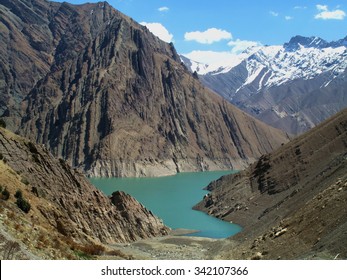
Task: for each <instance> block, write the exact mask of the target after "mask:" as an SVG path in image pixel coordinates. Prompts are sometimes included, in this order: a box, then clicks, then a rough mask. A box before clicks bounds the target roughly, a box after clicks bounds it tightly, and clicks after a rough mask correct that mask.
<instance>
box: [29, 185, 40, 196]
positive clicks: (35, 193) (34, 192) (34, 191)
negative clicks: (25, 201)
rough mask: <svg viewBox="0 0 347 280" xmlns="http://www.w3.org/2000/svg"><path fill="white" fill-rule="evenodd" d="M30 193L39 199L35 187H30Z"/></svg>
mask: <svg viewBox="0 0 347 280" xmlns="http://www.w3.org/2000/svg"><path fill="white" fill-rule="evenodd" d="M31 192H32V193H33V194H34V195H36V196H37V197H40V196H39V191H38V189H37V188H36V187H32V188H31Z"/></svg>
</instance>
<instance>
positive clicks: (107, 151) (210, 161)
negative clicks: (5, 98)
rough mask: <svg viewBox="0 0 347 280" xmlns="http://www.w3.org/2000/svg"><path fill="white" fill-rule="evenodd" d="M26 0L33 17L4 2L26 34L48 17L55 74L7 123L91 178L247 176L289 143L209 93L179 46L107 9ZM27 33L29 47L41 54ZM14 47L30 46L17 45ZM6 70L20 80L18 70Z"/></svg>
mask: <svg viewBox="0 0 347 280" xmlns="http://www.w3.org/2000/svg"><path fill="white" fill-rule="evenodd" d="M16 1H19V2H20V3H21V4H23V5H25V7H26V9H25V11H26V13H25V17H23V13H17V9H16V8H14V7H13V5H10V4H9V3H8V2H5V3H3V5H4V6H2V7H1V8H2V9H3V10H5V11H6V15H5V17H4V20H3V21H6V22H9V23H7V24H6V28H7V29H9V27H8V26H10V27H11V28H12V29H16V28H17V27H16V25H15V24H14V23H13V22H16V24H17V23H18V24H17V25H19V24H20V25H21V26H24V27H25V26H26V25H27V19H26V18H27V17H28V18H30V19H31V20H32V18H36V17H37V15H41V20H40V21H39V22H37V24H38V25H39V26H40V28H39V30H44V31H43V33H44V34H46V35H47V34H48V35H49V38H51V39H50V40H48V39H47V41H48V42H51V43H50V44H49V46H47V53H49V56H50V57H51V59H50V60H49V59H46V60H44V61H45V63H46V64H47V65H48V67H45V68H44V70H42V71H41V72H40V74H37V75H36V76H37V78H35V81H32V82H30V85H31V87H32V88H30V86H28V90H26V91H21V94H22V95H21V98H19V99H18V100H20V102H21V104H20V106H19V107H20V108H19V109H18V106H17V108H13V107H11V106H8V107H7V108H6V110H5V111H4V114H3V116H5V117H6V118H7V120H13V119H14V121H13V123H14V129H15V130H16V131H18V132H19V133H20V134H21V135H24V136H25V137H28V138H30V139H31V140H32V141H33V142H37V143H42V144H45V145H46V147H47V148H48V149H49V150H50V151H51V152H52V153H53V154H54V155H55V156H57V157H62V158H63V159H65V160H67V161H68V162H69V164H71V165H72V166H74V167H79V168H81V169H82V170H83V171H84V172H85V173H86V174H88V175H89V176H117V177H121V176H159V175H161V176H162V175H170V174H175V173H176V172H181V171H200V170H216V169H226V168H229V169H230V168H233V169H241V168H244V167H245V166H246V165H247V164H249V163H250V162H253V161H254V160H255V159H257V158H259V157H260V156H261V155H262V154H264V153H267V152H269V151H271V150H273V149H274V148H276V147H278V146H279V145H280V144H281V143H284V142H286V141H288V137H287V135H286V134H284V133H282V132H281V131H278V130H276V129H273V128H270V127H268V126H267V125H265V124H263V123H261V122H259V121H257V120H255V119H253V118H252V117H250V116H249V115H247V114H245V113H243V112H241V111H240V110H238V109H236V108H235V107H234V106H232V105H230V104H229V103H227V102H225V101H224V100H223V99H222V98H220V97H218V96H216V95H215V94H214V93H212V92H211V91H209V90H208V89H206V88H205V87H204V86H203V85H201V83H200V82H199V81H198V80H197V79H196V78H194V77H193V76H192V75H191V73H190V72H189V71H188V70H187V69H186V67H185V66H184V65H182V63H181V61H180V59H179V56H178V55H177V53H176V51H175V49H174V46H173V45H172V44H167V43H164V42H163V41H161V40H159V39H158V38H157V37H155V36H154V35H153V34H152V33H150V32H149V31H148V30H147V29H146V28H145V27H144V26H141V25H139V24H137V23H136V22H134V21H133V20H132V19H130V18H128V17H126V16H125V15H123V14H121V13H119V12H118V11H116V10H115V9H113V8H112V7H111V6H109V5H108V4H107V3H97V4H85V5H78V6H75V5H70V4H67V3H62V4H60V3H53V2H47V1H44V0H40V1H36V2H37V3H40V5H39V4H37V3H36V4H35V5H34V4H32V3H31V1H29V0H28V1H25V0H16ZM28 3H29V4H28ZM30 3H31V4H30ZM18 7H21V5H19V4H18ZM10 23H11V24H10ZM35 28H36V29H37V28H38V27H37V26H36V27H35ZM5 30H6V29H5ZM20 30H22V29H20ZM20 30H17V32H18V33H19V34H18V36H19V37H20V38H22V39H23V41H25V42H26V45H25V47H28V48H29V49H33V51H37V52H38V53H41V49H40V47H39V48H38V49H37V44H34V47H33V46H30V44H29V43H27V42H28V41H29V42H30V36H28V35H26V34H25V33H23V32H21V31H20ZM5 34H7V33H6V32H5ZM8 34H9V33H8ZM48 35H47V36H48ZM40 36H41V35H40ZM81 38H83V40H81ZM35 40H36V41H37V40H38V38H36V37H35ZM28 44H29V45H28ZM8 45H9V46H10V47H9V48H7V49H10V50H11V49H19V50H21V49H22V45H21V44H19V43H18V42H16V41H10V42H9V43H8ZM7 49H6V51H4V53H5V54H6V53H8V50H7ZM10 54H12V57H15V58H16V59H18V60H19V61H20V60H21V56H16V54H15V52H11V53H9V55H8V57H10ZM31 57H34V56H31ZM40 61H41V60H39V59H38V60H37V61H35V63H38V64H40ZM6 63H8V65H12V63H11V61H6ZM21 65H22V67H24V68H25V65H26V63H23V64H21ZM11 67H12V66H11ZM23 71H28V69H26V68H25V69H23ZM6 73H7V76H9V77H11V76H13V73H16V70H15V69H14V70H13V71H12V72H11V71H8V72H6ZM34 76H35V75H33V77H34ZM23 79H25V80H26V81H27V79H26V78H25V77H23ZM10 81H12V80H11V79H8V80H6V79H4V80H3V84H4V85H5V86H6V88H7V91H8V95H9V96H12V97H13V96H15V95H16V91H15V90H14V89H15V88H16V86H15V85H16V83H14V84H13V83H12V82H10ZM16 81H17V80H16ZM28 84H29V82H28ZM12 97H11V98H12ZM23 99H24V100H23ZM22 101H23V102H22ZM16 110H17V111H19V112H21V116H22V117H21V118H20V122H21V124H20V125H16V124H17V123H18V120H19V118H17V117H16V114H15V113H14V112H16Z"/></svg>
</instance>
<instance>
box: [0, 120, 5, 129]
mask: <svg viewBox="0 0 347 280" xmlns="http://www.w3.org/2000/svg"><path fill="white" fill-rule="evenodd" d="M0 127H3V128H6V123H5V121H4V120H3V119H0Z"/></svg>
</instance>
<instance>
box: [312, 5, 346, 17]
mask: <svg viewBox="0 0 347 280" xmlns="http://www.w3.org/2000/svg"><path fill="white" fill-rule="evenodd" d="M316 8H317V10H318V11H319V12H320V13H318V14H317V15H315V17H314V18H315V19H323V20H327V19H336V20H343V19H344V18H345V17H346V13H345V12H344V11H343V10H339V9H336V10H333V11H329V8H328V6H327V5H316Z"/></svg>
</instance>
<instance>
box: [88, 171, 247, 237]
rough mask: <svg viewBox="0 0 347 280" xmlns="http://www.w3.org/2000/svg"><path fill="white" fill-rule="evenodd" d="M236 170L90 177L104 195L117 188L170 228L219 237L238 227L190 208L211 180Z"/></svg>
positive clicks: (236, 231) (232, 233)
mask: <svg viewBox="0 0 347 280" xmlns="http://www.w3.org/2000/svg"><path fill="white" fill-rule="evenodd" d="M235 172H238V171H235V170H228V171H205V172H185V173H178V174H176V175H173V176H165V177H150V178H147V177H144V178H90V181H91V182H92V184H93V185H94V186H96V187H97V188H98V189H100V190H101V191H103V192H104V193H105V194H106V195H111V194H112V193H113V192H114V191H117V190H119V191H124V192H126V193H128V194H130V195H132V196H133V197H135V198H136V199H137V200H138V201H139V202H140V203H142V204H143V205H144V206H145V207H146V208H147V209H149V210H150V211H152V212H153V213H154V214H155V215H157V216H158V217H159V218H160V219H162V220H163V222H164V224H166V225H167V226H169V227H170V228H172V229H173V230H175V229H185V230H189V231H190V232H188V233H187V234H189V236H198V237H208V238H217V239H218V238H226V237H230V236H232V235H235V234H236V233H238V232H240V231H241V227H240V226H239V225H236V224H231V223H228V222H225V221H223V220H220V219H217V218H215V217H212V216H209V215H207V214H206V213H203V212H200V211H196V210H193V209H192V208H193V206H194V205H195V204H197V203H198V202H199V201H201V200H202V198H203V197H204V196H205V195H206V194H208V193H209V192H208V191H206V190H204V188H205V187H206V186H207V185H208V184H209V183H210V182H211V181H214V180H217V179H219V178H220V177H221V176H224V175H227V174H231V173H235Z"/></svg>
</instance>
